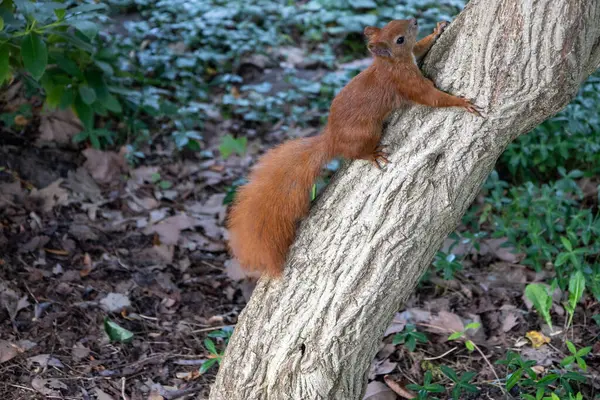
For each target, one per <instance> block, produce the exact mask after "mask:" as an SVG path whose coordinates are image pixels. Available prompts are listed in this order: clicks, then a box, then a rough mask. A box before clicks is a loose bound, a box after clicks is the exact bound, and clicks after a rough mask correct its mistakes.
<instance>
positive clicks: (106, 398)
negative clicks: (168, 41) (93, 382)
mask: <svg viewBox="0 0 600 400" xmlns="http://www.w3.org/2000/svg"><path fill="white" fill-rule="evenodd" d="M92 393H94V395H96V400H115V398H114V397H112V396H111V395H109V394H108V393H106V392H103V391H102V390H100V389H98V388H94V390H93V391H92Z"/></svg>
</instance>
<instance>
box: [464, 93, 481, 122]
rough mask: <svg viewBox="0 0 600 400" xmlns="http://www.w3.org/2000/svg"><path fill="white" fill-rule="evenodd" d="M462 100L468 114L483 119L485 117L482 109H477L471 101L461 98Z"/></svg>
mask: <svg viewBox="0 0 600 400" xmlns="http://www.w3.org/2000/svg"><path fill="white" fill-rule="evenodd" d="M461 99H462V100H463V101H464V105H463V107H464V109H465V110H467V111H468V112H470V113H471V114H475V115H477V116H478V117H481V118H483V115H481V112H482V111H483V110H482V109H481V108H480V107H477V106H476V105H474V104H473V103H471V101H469V100H467V99H465V98H463V97H461Z"/></svg>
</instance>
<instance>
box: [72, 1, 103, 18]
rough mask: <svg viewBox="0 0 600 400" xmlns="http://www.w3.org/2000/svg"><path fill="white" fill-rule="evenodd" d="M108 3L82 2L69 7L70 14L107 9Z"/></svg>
mask: <svg viewBox="0 0 600 400" xmlns="http://www.w3.org/2000/svg"><path fill="white" fill-rule="evenodd" d="M106 9H107V6H106V4H102V3H99V4H81V5H79V6H77V7H73V8H71V9H69V15H74V14H79V13H82V14H83V13H87V12H90V11H98V10H106Z"/></svg>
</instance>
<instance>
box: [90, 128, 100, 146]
mask: <svg viewBox="0 0 600 400" xmlns="http://www.w3.org/2000/svg"><path fill="white" fill-rule="evenodd" d="M88 136H89V138H90V143H91V144H92V147H93V148H95V149H98V150H100V148H101V147H102V146H101V145H100V139H99V138H98V135H97V134H96V132H95V131H90V134H89V135H88Z"/></svg>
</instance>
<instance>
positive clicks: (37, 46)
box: [21, 32, 48, 81]
mask: <svg viewBox="0 0 600 400" xmlns="http://www.w3.org/2000/svg"><path fill="white" fill-rule="evenodd" d="M21 57H22V58H23V65H24V66H25V69H26V70H27V71H28V72H29V73H30V74H31V76H32V77H33V79H35V80H36V81H37V80H39V79H40V78H41V77H42V75H44V71H45V70H46V66H47V65H48V48H47V47H46V43H44V41H43V40H42V38H41V37H40V36H39V35H38V34H37V33H35V32H31V33H30V34H28V35H26V36H25V37H23V40H22V41H21Z"/></svg>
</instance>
